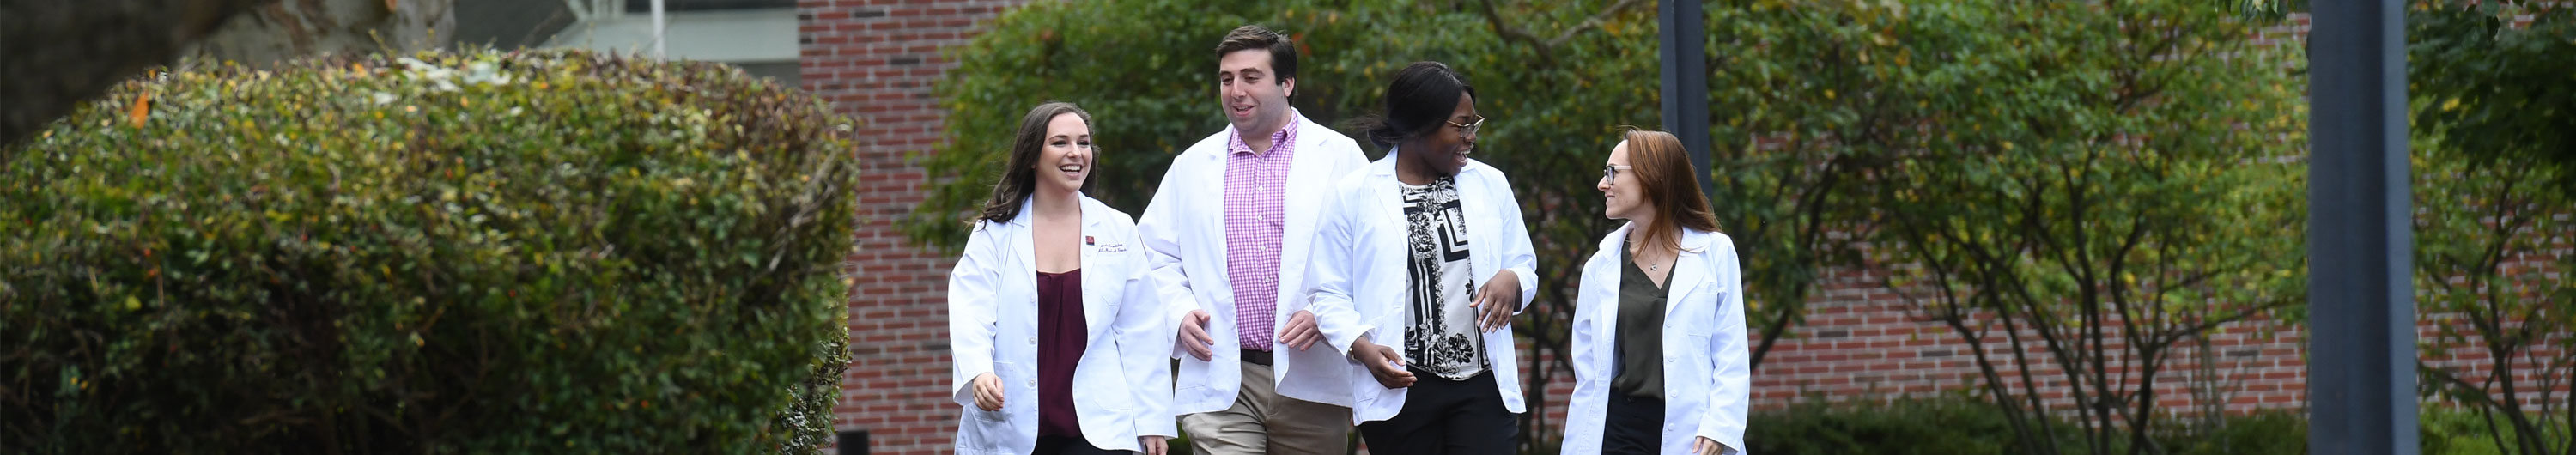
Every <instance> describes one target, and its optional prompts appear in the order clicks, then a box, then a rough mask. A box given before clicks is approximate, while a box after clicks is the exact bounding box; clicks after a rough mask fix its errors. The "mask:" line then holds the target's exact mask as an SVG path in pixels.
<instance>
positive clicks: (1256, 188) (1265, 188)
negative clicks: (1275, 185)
mask: <svg viewBox="0 0 2576 455" xmlns="http://www.w3.org/2000/svg"><path fill="white" fill-rule="evenodd" d="M1252 190H1253V191H1270V185H1253V186H1252Z"/></svg>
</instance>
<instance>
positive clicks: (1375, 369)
mask: <svg viewBox="0 0 2576 455" xmlns="http://www.w3.org/2000/svg"><path fill="white" fill-rule="evenodd" d="M1351 359H1352V360H1355V361H1358V362H1359V363H1360V365H1361V366H1365V367H1368V372H1369V376H1370V377H1372V378H1375V379H1377V385H1380V386H1385V387H1386V388H1389V389H1401V388H1406V387H1412V386H1413V372H1411V371H1405V370H1404V356H1403V355H1402V354H1399V353H1396V352H1395V347H1393V346H1387V345H1382V344H1377V343H1370V342H1369V341H1368V337H1365V336H1363V337H1360V339H1358V340H1355V341H1352V342H1351Z"/></svg>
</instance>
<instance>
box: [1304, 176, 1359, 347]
mask: <svg viewBox="0 0 2576 455" xmlns="http://www.w3.org/2000/svg"><path fill="white" fill-rule="evenodd" d="M1346 193H1348V192H1347V191H1345V190H1342V189H1341V188H1340V187H1338V186H1336V187H1335V188H1334V191H1333V192H1332V196H1331V197H1327V198H1325V200H1324V207H1323V212H1322V213H1323V216H1321V217H1319V218H1318V219H1317V220H1316V222H1315V241H1314V247H1313V248H1314V253H1313V254H1312V255H1311V256H1309V257H1308V258H1307V261H1306V283H1305V284H1304V287H1305V288H1306V290H1307V293H1308V294H1309V295H1311V296H1313V298H1314V303H1313V304H1312V305H1309V306H1307V307H1306V309H1307V311H1309V312H1312V313H1314V314H1315V328H1316V330H1318V331H1321V332H1323V333H1324V342H1325V343H1328V344H1331V345H1333V349H1334V350H1336V351H1340V352H1341V353H1342V355H1344V356H1349V355H1350V353H1351V344H1352V343H1354V342H1356V341H1357V340H1359V337H1360V336H1362V335H1367V334H1368V333H1369V332H1370V331H1371V330H1372V329H1373V327H1371V326H1370V324H1368V320H1369V318H1365V317H1362V316H1361V314H1360V311H1359V308H1358V306H1357V302H1356V300H1355V299H1360V298H1368V297H1370V296H1360V295H1356V294H1355V292H1357V289H1358V287H1359V283H1358V282H1356V281H1354V278H1357V277H1355V276H1354V274H1355V273H1356V272H1357V270H1356V265H1357V264H1358V263H1359V261H1364V260H1367V256H1366V255H1365V254H1363V253H1362V252H1361V251H1360V248H1359V246H1360V244H1359V240H1360V239H1357V238H1354V237H1353V235H1355V233H1356V229H1354V228H1355V224H1356V223H1357V221H1358V220H1357V219H1356V218H1355V217H1354V216H1353V215H1354V214H1356V213H1359V211H1358V210H1355V208H1354V207H1350V205H1351V204H1354V203H1359V202H1364V201H1357V200H1353V199H1352V198H1350V197H1348V196H1349V195H1348V194H1346Z"/></svg>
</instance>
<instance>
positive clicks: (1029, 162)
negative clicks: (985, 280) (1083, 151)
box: [966, 101, 1099, 223]
mask: <svg viewBox="0 0 2576 455" xmlns="http://www.w3.org/2000/svg"><path fill="white" fill-rule="evenodd" d="M1065 114H1073V115H1074V116H1077V117H1081V118H1082V124H1083V125H1090V124H1091V113H1089V112H1083V111H1082V107H1080V106H1074V105H1073V103H1067V102H1062V101H1049V102H1047V103H1046V104H1040V105H1038V107H1037V108H1035V109H1029V115H1028V116H1027V117H1022V118H1021V119H1020V131H1019V132H1018V133H1014V134H1013V136H1014V138H1013V139H1011V159H1010V163H1011V164H1010V167H1006V168H1003V169H1002V181H1000V182H995V183H993V198H992V199H990V200H986V201H984V211H983V213H979V214H977V215H976V216H975V218H974V219H969V220H966V221H967V222H969V223H972V222H975V221H991V222H996V223H1005V222H1010V221H1011V219H1012V218H1018V217H1019V216H1020V201H1024V200H1028V198H1029V195H1030V194H1034V193H1035V192H1036V191H1037V185H1038V173H1037V170H1036V169H1037V165H1038V151H1039V149H1042V148H1045V147H1046V134H1047V124H1048V123H1052V122H1054V121H1055V117H1056V116H1059V115H1065ZM1092 150H1093V151H1094V152H1098V151H1099V149H1097V148H1094V149H1092ZM1093 156H1095V157H1096V156H1099V155H1093ZM1095 161H1097V160H1096V159H1095ZM1094 180H1099V179H1083V181H1082V191H1084V192H1090V191H1091V182H1092V181H1094Z"/></svg>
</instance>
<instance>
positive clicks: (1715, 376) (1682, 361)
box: [1564, 223, 1753, 455]
mask: <svg viewBox="0 0 2576 455" xmlns="http://www.w3.org/2000/svg"><path fill="white" fill-rule="evenodd" d="M1636 228H1638V226H1637V225H1636V223H1629V224H1628V225H1626V226H1621V227H1620V228H1619V229H1618V230H1616V231H1612V232H1611V233H1610V236H1608V237H1604V238H1602V239H1601V249H1600V250H1599V251H1598V252H1596V253H1593V254H1592V259H1591V260H1590V261H1587V262H1585V263H1584V265H1583V282H1582V284H1581V286H1582V287H1581V288H1580V289H1579V290H1578V291H1576V297H1575V306H1574V322H1573V327H1571V328H1572V329H1573V331H1574V333H1573V335H1574V378H1575V382H1574V398H1573V399H1572V400H1569V401H1568V402H1567V405H1566V415H1565V445H1564V453H1565V454H1567V455H1575V454H1594V453H1600V452H1601V433H1602V428H1601V426H1602V422H1603V421H1604V419H1606V417H1607V414H1608V412H1609V403H1610V401H1609V400H1610V379H1611V378H1612V371H1613V370H1614V369H1616V368H1617V364H1618V362H1619V358H1618V354H1617V352H1618V350H1617V340H1618V338H1617V336H1616V335H1615V334H1614V331H1615V330H1617V327H1618V321H1617V319H1618V317H1619V272H1620V270H1621V269H1620V268H1621V267H1626V265H1623V264H1621V261H1620V259H1619V250H1618V248H1623V247H1624V246H1623V245H1624V244H1625V242H1626V239H1627V238H1628V230H1629V229H1636ZM1682 232H1683V234H1682V238H1681V248H1682V254H1681V256H1680V257H1679V258H1678V259H1676V260H1675V261H1673V272H1672V275H1671V276H1669V277H1667V278H1665V281H1664V283H1665V286H1666V287H1667V288H1669V289H1670V291H1669V292H1670V293H1669V294H1667V295H1668V296H1670V297H1667V298H1666V299H1665V300H1664V336H1663V338H1664V428H1663V430H1662V431H1661V434H1662V435H1663V450H1662V451H1661V453H1667V454H1674V453H1690V448H1691V443H1693V442H1695V440H1696V439H1697V438H1699V437H1706V438H1709V439H1710V440H1714V441H1717V442H1718V443H1721V444H1725V445H1726V447H1727V448H1728V449H1729V450H1728V451H1727V452H1726V453H1729V454H1740V453H1743V450H1744V413H1745V408H1746V404H1747V403H1749V402H1750V401H1751V400H1752V382H1753V369H1752V368H1753V367H1752V363H1751V361H1750V360H1749V357H1747V354H1746V351H1745V344H1746V338H1745V332H1744V287H1743V285H1744V281H1743V279H1742V276H1741V275H1740V274H1739V273H1738V272H1739V269H1738V268H1737V265H1736V258H1735V242H1734V241H1733V240H1731V239H1728V238H1727V237H1726V234H1722V233H1715V232H1706V231H1700V230H1695V229H1689V228H1683V229H1682Z"/></svg>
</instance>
